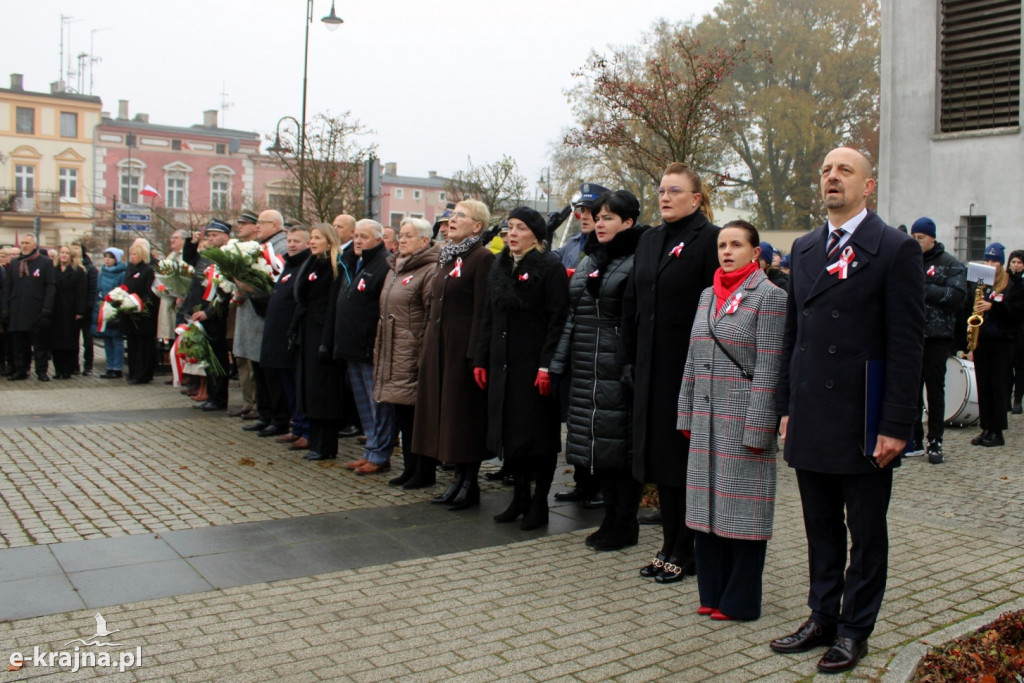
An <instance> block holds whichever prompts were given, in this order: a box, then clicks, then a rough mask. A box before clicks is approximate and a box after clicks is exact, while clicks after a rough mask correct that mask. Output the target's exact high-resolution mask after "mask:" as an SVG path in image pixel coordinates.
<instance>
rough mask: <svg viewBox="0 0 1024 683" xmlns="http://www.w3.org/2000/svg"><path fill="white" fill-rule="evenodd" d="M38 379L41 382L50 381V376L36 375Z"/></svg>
mask: <svg viewBox="0 0 1024 683" xmlns="http://www.w3.org/2000/svg"><path fill="white" fill-rule="evenodd" d="M36 379H37V380H39V381H40V382H49V381H50V376H49V375H47V374H42V375H36Z"/></svg>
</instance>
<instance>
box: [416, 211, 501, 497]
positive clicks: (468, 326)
mask: <svg viewBox="0 0 1024 683" xmlns="http://www.w3.org/2000/svg"><path fill="white" fill-rule="evenodd" d="M490 218H491V212H490V210H489V209H488V208H487V206H486V205H485V204H484V203H483V202H480V201H477V200H475V199H466V200H464V201H461V202H459V203H458V204H456V205H455V210H454V211H453V213H452V215H451V217H450V218H449V220H448V241H447V242H445V245H444V247H442V248H441V251H440V253H439V255H438V259H437V265H436V266H435V267H434V271H433V273H431V275H430V284H429V287H430V292H431V299H430V312H429V313H428V315H427V328H426V331H425V333H424V335H423V352H422V356H421V357H420V376H419V383H418V385H417V388H416V418H415V423H414V425H413V437H412V446H413V451H414V452H416V453H420V454H422V455H426V456H428V457H430V458H433V459H435V460H439V461H441V462H442V463H450V464H454V465H455V478H454V479H453V480H452V483H451V485H450V486H449V487H448V489H447V490H446V491H445V492H444V493H442V494H440V495H438V496H435V497H434V498H432V499H431V501H430V502H432V503H435V504H437V505H447V506H448V509H449V510H453V511H454V510H465V509H467V508H469V507H472V506H474V505H478V504H479V503H480V484H479V482H478V481H477V475H478V474H479V472H480V463H481V462H483V461H484V460H487V459H488V458H491V457H493V455H492V454H489V453H488V452H487V445H486V444H487V394H486V392H485V391H484V390H483V389H481V388H480V387H479V386H477V383H476V381H475V380H474V377H473V366H474V363H473V356H474V354H475V353H476V346H477V344H476V342H477V334H478V332H479V330H480V323H481V321H482V319H483V315H484V309H485V308H486V306H487V276H488V273H489V272H490V270H491V264H492V263H494V254H492V253H491V251H490V250H489V249H488V248H487V246H486V245H485V244H483V243H482V242H481V234H482V233H483V231H484V230H485V229H486V228H487V226H488V224H489V223H490Z"/></svg>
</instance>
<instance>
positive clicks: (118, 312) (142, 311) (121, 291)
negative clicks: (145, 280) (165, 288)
mask: <svg viewBox="0 0 1024 683" xmlns="http://www.w3.org/2000/svg"><path fill="white" fill-rule="evenodd" d="M150 312H151V311H148V310H146V307H145V306H144V305H143V303H142V298H141V297H140V296H139V295H138V294H129V293H128V287H127V286H125V285H121V286H120V287H114V288H113V289H112V290H110V292H108V293H107V295H106V296H105V297H103V305H102V306H100V313H99V316H98V318H97V321H96V323H97V324H96V331H97V332H103V331H104V330H106V329H107V324H108V323H109V322H110V321H111V320H113V319H115V318H126V319H132V320H137V319H139V318H144V317H146V316H147V315H149V314H150Z"/></svg>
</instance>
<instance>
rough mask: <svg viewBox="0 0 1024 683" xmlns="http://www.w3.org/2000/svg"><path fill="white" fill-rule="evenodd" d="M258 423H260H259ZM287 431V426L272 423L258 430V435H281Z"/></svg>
mask: <svg viewBox="0 0 1024 683" xmlns="http://www.w3.org/2000/svg"><path fill="white" fill-rule="evenodd" d="M257 424H259V423H257ZM287 431H288V428H287V427H282V426H281V425H270V426H269V427H266V428H265V429H261V430H259V431H258V432H256V436H262V437H268V436H280V435H281V434H284V433H286V432H287Z"/></svg>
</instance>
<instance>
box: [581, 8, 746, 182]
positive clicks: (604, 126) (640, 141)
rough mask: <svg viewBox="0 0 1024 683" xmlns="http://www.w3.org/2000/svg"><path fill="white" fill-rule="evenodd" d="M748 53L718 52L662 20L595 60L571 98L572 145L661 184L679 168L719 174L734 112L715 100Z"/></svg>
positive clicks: (731, 48)
mask: <svg viewBox="0 0 1024 683" xmlns="http://www.w3.org/2000/svg"><path fill="white" fill-rule="evenodd" d="M723 46H724V47H723ZM744 50H745V49H744V45H743V40H742V39H736V40H731V41H728V42H723V43H720V44H719V45H712V44H710V43H707V42H706V41H704V40H703V39H702V38H700V37H699V34H698V33H697V32H695V31H694V30H693V29H692V28H691V27H688V26H685V25H676V26H673V25H670V24H668V23H666V22H664V21H662V22H659V23H657V24H655V26H654V28H653V30H652V33H651V35H650V36H648V37H647V38H646V39H645V40H644V42H643V43H642V44H641V45H639V46H632V47H625V48H615V49H613V50H612V51H611V54H609V55H602V54H598V53H593V54H591V56H590V58H589V59H588V60H587V63H586V64H585V65H584V66H583V68H582V69H580V70H579V71H577V72H575V73H574V74H573V75H574V76H575V77H576V78H577V79H579V80H580V83H579V84H578V85H577V86H576V87H574V88H573V89H571V90H569V91H568V92H567V95H568V97H569V101H570V103H571V104H572V108H573V114H574V116H575V118H576V120H577V122H578V126H577V127H576V128H573V129H571V130H570V131H569V133H568V134H567V135H566V136H565V142H566V144H568V145H570V146H572V147H579V148H586V149H590V150H599V152H600V153H601V154H602V155H608V156H610V157H614V160H613V161H612V162H611V165H612V166H615V167H624V168H628V169H631V170H633V171H636V172H639V173H641V174H643V175H645V176H646V177H647V178H649V179H650V181H651V182H652V183H653V184H655V185H656V184H657V183H658V182H659V181H660V179H661V174H662V171H663V170H664V169H665V166H667V165H668V164H669V163H671V162H673V161H683V162H686V163H688V164H690V165H691V166H693V167H694V168H696V169H698V170H700V171H704V172H707V171H712V172H717V171H719V170H720V169H721V168H722V164H721V150H722V145H721V143H720V139H721V137H722V134H723V132H724V130H725V128H726V127H727V126H729V125H731V117H732V111H731V110H730V109H723V108H721V107H720V106H719V103H718V100H717V99H716V97H715V95H716V93H717V91H718V90H719V89H720V88H721V87H722V84H723V83H724V82H725V81H727V80H728V79H729V78H730V77H731V75H732V73H733V71H735V69H736V66H737V63H738V62H740V61H742V60H743V59H744V58H745V56H744Z"/></svg>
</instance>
